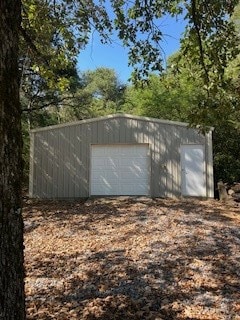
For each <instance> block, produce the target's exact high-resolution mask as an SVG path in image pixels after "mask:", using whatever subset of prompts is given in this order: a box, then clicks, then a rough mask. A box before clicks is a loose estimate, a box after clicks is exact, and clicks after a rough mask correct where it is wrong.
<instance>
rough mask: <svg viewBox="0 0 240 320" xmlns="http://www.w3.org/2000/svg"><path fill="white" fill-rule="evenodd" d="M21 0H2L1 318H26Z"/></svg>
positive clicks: (0, 33) (0, 121)
mask: <svg viewBox="0 0 240 320" xmlns="http://www.w3.org/2000/svg"><path fill="white" fill-rule="evenodd" d="M20 22H21V1H20V0H1V1H0V319H1V320H23V319H25V304H24V267H23V220H22V214H21V179H22V160H21V153H22V138H21V112H20V103H19V79H18V35H19V27H20Z"/></svg>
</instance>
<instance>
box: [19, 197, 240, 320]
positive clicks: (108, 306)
mask: <svg viewBox="0 0 240 320" xmlns="http://www.w3.org/2000/svg"><path fill="white" fill-rule="evenodd" d="M24 219H25V264H26V303H27V319H29V320H30V319H36V320H37V319H38V320H39V319H40V320H41V319H45V320H47V319H59V320H65V319H80V320H93V319H100V320H124V319H126V320H128V319H129V320H131V319H136V320H144V319H149V320H160V319H204V320H206V319H211V320H213V319H218V320H220V319H224V320H228V319H229V320H237V319H240V280H239V279H240V228H239V227H240V207H239V206H238V205H237V204H234V203H228V204H222V203H220V202H218V201H214V200H212V201H199V200H162V199H155V200H151V199H144V198H138V199H134V198H119V199H95V200H88V201H86V202H83V201H82V202H80V201H79V202H77V201H74V202H66V201H65V202H64V201H58V202H56V201H55V202H53V201H48V202H47V201H33V200H28V201H26V204H25V208H24Z"/></svg>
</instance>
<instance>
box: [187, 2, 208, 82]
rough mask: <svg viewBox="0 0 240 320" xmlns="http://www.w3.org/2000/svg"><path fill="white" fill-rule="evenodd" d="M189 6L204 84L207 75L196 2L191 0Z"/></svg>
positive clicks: (206, 80)
mask: <svg viewBox="0 0 240 320" xmlns="http://www.w3.org/2000/svg"><path fill="white" fill-rule="evenodd" d="M191 6H192V19H193V25H194V28H195V31H196V33H197V41H198V47H199V53H200V61H201V64H202V67H203V70H204V74H205V77H204V78H205V79H204V81H205V84H206V85H208V84H209V76H208V70H207V67H206V64H205V61H204V49H203V43H202V38H201V34H200V28H199V24H198V19H197V15H196V12H197V11H196V2H195V0H192V1H191Z"/></svg>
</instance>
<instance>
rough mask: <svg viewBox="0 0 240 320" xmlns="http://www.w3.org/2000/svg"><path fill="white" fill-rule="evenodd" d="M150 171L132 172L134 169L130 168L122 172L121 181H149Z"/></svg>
mask: <svg viewBox="0 0 240 320" xmlns="http://www.w3.org/2000/svg"><path fill="white" fill-rule="evenodd" d="M148 175H149V174H148V171H147V170H144V171H140V170H139V171H136V170H132V169H129V168H126V169H125V170H124V171H122V173H121V177H120V178H119V179H127V180H130V181H131V179H134V181H135V179H141V180H143V179H145V180H147V181H148Z"/></svg>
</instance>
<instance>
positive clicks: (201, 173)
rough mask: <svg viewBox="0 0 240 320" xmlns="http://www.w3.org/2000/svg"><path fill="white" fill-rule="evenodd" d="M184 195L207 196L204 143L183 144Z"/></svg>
mask: <svg viewBox="0 0 240 320" xmlns="http://www.w3.org/2000/svg"><path fill="white" fill-rule="evenodd" d="M181 170H182V172H181V173H182V174H181V178H182V195H183V196H197V197H205V196H206V180H205V161H204V148H203V146H202V145H183V146H181Z"/></svg>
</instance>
